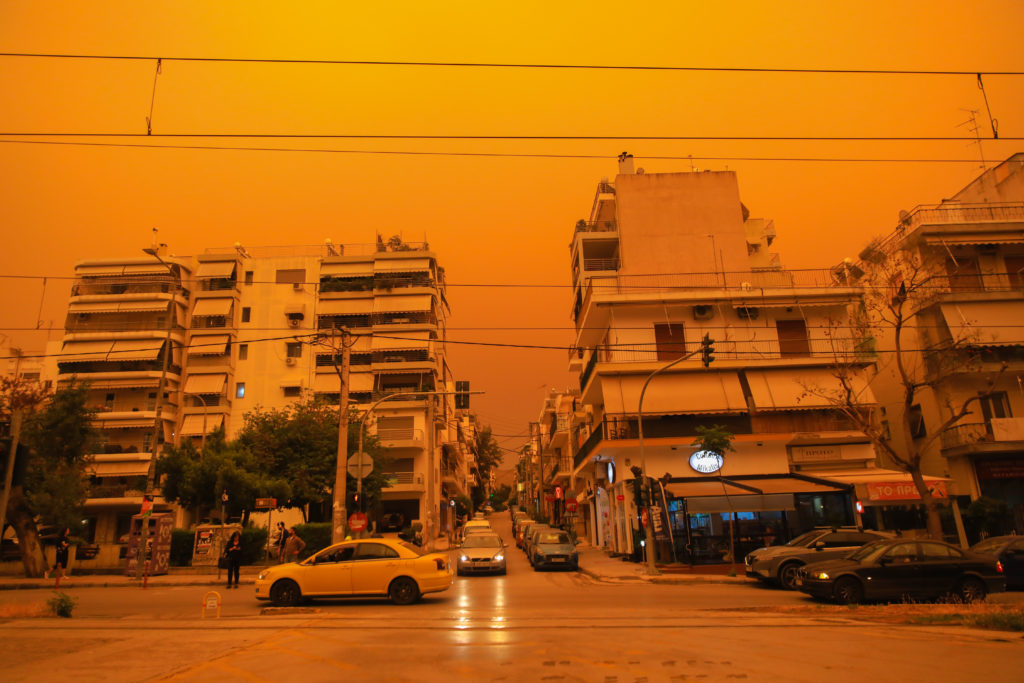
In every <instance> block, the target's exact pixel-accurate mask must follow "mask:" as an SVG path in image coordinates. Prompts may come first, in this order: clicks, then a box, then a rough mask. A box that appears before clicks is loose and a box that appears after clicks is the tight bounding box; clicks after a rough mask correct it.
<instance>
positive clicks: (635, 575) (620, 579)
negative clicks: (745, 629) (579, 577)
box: [577, 543, 747, 584]
mask: <svg viewBox="0 0 1024 683" xmlns="http://www.w3.org/2000/svg"><path fill="white" fill-rule="evenodd" d="M577 552H578V553H579V556H580V572H581V573H583V574H586V575H587V576H589V577H591V578H593V579H596V580H598V581H605V582H608V583H625V582H634V581H636V582H639V581H643V582H647V583H657V584H690V583H732V584H744V583H747V579H746V577H745V576H744V573H743V572H744V570H743V566H742V565H737V566H736V567H735V571H736V576H729V575H728V572H729V570H730V569H731V568H730V566H729V565H696V566H695V567H693V568H691V567H690V565H658V570H659V571H660V573H659V574H657V575H655V576H648V575H647V573H646V570H647V566H646V565H645V564H643V563H641V562H629V561H628V560H623V559H622V558H619V557H611V556H609V555H608V553H607V552H605V551H604V550H603V549H601V548H594V547H593V546H591V545H589V544H587V543H583V544H581V545H580V546H579V547H578V548H577Z"/></svg>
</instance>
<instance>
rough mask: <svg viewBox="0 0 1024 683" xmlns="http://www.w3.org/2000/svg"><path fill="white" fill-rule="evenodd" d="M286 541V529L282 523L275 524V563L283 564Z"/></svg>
mask: <svg viewBox="0 0 1024 683" xmlns="http://www.w3.org/2000/svg"><path fill="white" fill-rule="evenodd" d="M287 540H288V529H287V528H286V527H285V525H284V522H278V523H277V561H278V563H281V562H284V544H285V541H287Z"/></svg>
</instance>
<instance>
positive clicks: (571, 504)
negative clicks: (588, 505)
mask: <svg viewBox="0 0 1024 683" xmlns="http://www.w3.org/2000/svg"><path fill="white" fill-rule="evenodd" d="M576 507H577V502H576V499H575V498H566V499H565V509H566V510H568V511H569V512H576Z"/></svg>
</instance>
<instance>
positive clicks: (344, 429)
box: [331, 328, 351, 543]
mask: <svg viewBox="0 0 1024 683" xmlns="http://www.w3.org/2000/svg"><path fill="white" fill-rule="evenodd" d="M339 333H340V335H341V341H340V346H341V366H340V367H339V366H338V354H337V353H333V354H332V355H331V361H332V362H333V363H334V370H335V372H337V373H338V379H339V380H340V381H341V393H340V395H339V397H338V459H337V463H336V466H335V472H334V504H333V506H332V509H331V542H332V543H339V542H341V541H343V540H345V527H346V526H347V519H346V514H347V510H346V509H345V497H346V496H347V495H348V471H347V467H348V368H349V360H350V355H351V354H350V350H351V345H350V344H349V343H348V330H346V329H345V328H341V329H340V330H339V329H338V328H335V330H334V338H335V339H337V335H338V334H339ZM334 349H335V351H337V349H338V345H335V346H334Z"/></svg>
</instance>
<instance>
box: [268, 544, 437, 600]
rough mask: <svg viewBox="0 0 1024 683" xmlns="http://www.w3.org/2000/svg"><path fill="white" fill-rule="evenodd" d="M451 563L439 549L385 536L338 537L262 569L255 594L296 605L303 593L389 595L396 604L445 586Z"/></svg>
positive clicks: (337, 595)
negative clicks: (295, 559) (338, 540)
mask: <svg viewBox="0 0 1024 683" xmlns="http://www.w3.org/2000/svg"><path fill="white" fill-rule="evenodd" d="M452 581H453V577H452V568H451V565H450V564H449V562H448V558H447V556H446V555H445V554H443V553H427V552H425V551H423V550H422V549H421V548H420V547H419V546H415V545H412V544H411V543H405V542H404V541H398V540H393V539H388V538H372V539H362V540H357V541H346V542H344V543H336V544H334V545H332V546H329V547H327V548H324V549H323V550H321V551H320V552H318V553H316V554H315V555H312V556H310V557H308V558H307V559H305V560H302V561H301V562H289V563H288V564H282V565H278V566H276V567H270V568H269V569H265V570H263V571H262V572H261V573H260V575H259V576H258V577H257V579H256V598H257V599H258V600H270V601H271V602H273V603H274V604H275V605H295V604H298V603H299V602H301V601H302V599H303V598H320V597H340V596H349V595H359V596H387V597H388V598H390V599H391V601H392V602H393V603H395V604H397V605H408V604H410V603H413V602H416V600H418V599H419V598H420V597H421V596H422V595H424V594H426V593H436V592H439V591H444V590H448V588H449V587H450V586H451V585H452Z"/></svg>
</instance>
